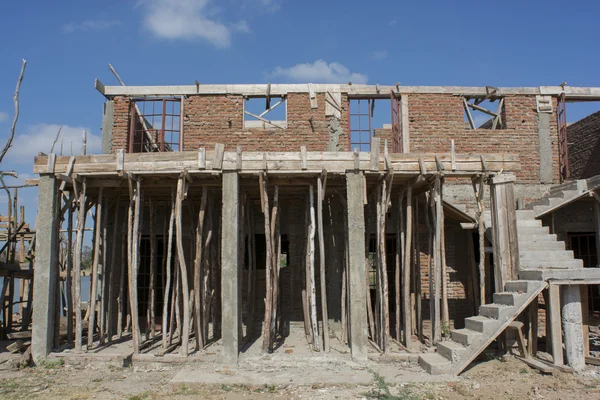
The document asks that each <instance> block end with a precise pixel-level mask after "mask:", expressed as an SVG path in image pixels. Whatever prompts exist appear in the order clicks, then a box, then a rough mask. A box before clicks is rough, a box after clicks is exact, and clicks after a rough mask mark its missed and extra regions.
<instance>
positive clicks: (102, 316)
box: [98, 197, 109, 345]
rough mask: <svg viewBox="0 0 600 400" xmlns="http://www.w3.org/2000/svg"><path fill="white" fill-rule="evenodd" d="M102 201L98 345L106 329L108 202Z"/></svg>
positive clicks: (103, 338) (102, 339)
mask: <svg viewBox="0 0 600 400" xmlns="http://www.w3.org/2000/svg"><path fill="white" fill-rule="evenodd" d="M103 201H104V206H103V208H104V211H103V212H102V264H101V265H100V268H99V269H98V271H99V277H100V312H99V313H98V319H99V320H100V321H99V336H100V344H101V345H102V344H104V340H105V332H106V331H105V329H106V306H107V302H106V300H107V293H106V290H107V286H106V285H107V279H108V276H109V275H108V273H109V271H108V265H107V263H106V262H107V260H108V201H107V199H106V197H104V199H103Z"/></svg>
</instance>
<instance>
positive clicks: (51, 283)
mask: <svg viewBox="0 0 600 400" xmlns="http://www.w3.org/2000/svg"><path fill="white" fill-rule="evenodd" d="M38 197H39V198H38V211H37V219H36V223H35V230H36V243H35V279H34V280H33V332H32V336H31V353H32V356H33V359H34V361H35V360H37V359H39V358H44V357H46V356H47V355H48V354H50V352H51V351H52V347H53V336H54V311H55V307H58V304H56V299H57V296H56V293H57V289H58V217H57V211H58V207H59V202H58V200H59V199H58V183H57V181H56V179H55V178H54V175H52V174H43V175H40V185H39V194H38Z"/></svg>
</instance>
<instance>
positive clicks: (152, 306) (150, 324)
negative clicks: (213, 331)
mask: <svg viewBox="0 0 600 400" xmlns="http://www.w3.org/2000/svg"><path fill="white" fill-rule="evenodd" d="M154 204H155V203H153V202H152V199H148V206H149V209H150V215H149V217H150V276H149V279H150V282H149V283H150V285H149V287H148V308H147V310H146V315H147V321H146V325H147V326H146V332H148V337H154V335H155V332H154V325H155V317H156V265H157V263H156V246H157V244H156V232H155V226H154V225H155V220H156V207H155V205H154Z"/></svg>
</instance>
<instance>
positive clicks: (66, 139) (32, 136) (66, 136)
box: [3, 124, 102, 169]
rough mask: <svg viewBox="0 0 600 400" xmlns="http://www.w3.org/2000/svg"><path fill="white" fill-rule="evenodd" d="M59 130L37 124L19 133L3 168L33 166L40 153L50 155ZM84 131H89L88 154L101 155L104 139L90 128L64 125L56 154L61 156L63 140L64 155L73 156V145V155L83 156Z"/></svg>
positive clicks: (56, 127)
mask: <svg viewBox="0 0 600 400" xmlns="http://www.w3.org/2000/svg"><path fill="white" fill-rule="evenodd" d="M59 128H60V125H54V124H35V125H30V126H28V127H27V129H26V132H25V133H17V134H16V135H15V139H14V141H13V145H12V147H11V148H10V150H9V151H8V153H7V154H6V161H7V164H5V165H3V167H5V168H7V169H10V168H11V167H10V164H33V157H35V156H37V154H38V153H40V152H43V153H49V152H50V149H51V148H52V142H54V139H55V138H56V134H57V133H58V129H59ZM84 130H85V131H87V153H88V154H99V153H101V150H102V139H101V137H100V136H99V135H94V134H93V133H91V132H90V130H89V128H84V127H78V126H77V127H76V126H68V125H63V127H62V131H61V137H60V138H59V139H58V142H57V143H56V145H55V147H54V152H55V153H56V154H60V145H61V140H62V143H63V155H71V143H72V148H73V155H79V154H81V150H82V141H83V131H84Z"/></svg>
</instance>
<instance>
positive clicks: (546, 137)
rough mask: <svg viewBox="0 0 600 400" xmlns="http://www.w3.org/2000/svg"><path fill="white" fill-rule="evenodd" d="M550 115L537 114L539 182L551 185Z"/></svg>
mask: <svg viewBox="0 0 600 400" xmlns="http://www.w3.org/2000/svg"><path fill="white" fill-rule="evenodd" d="M551 116H552V114H548V113H545V112H538V141H539V145H540V182H541V183H552V178H553V176H552V175H553V174H552V156H553V152H552V138H551V137H550V117H551Z"/></svg>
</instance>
